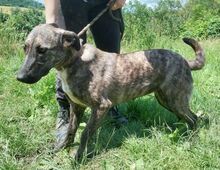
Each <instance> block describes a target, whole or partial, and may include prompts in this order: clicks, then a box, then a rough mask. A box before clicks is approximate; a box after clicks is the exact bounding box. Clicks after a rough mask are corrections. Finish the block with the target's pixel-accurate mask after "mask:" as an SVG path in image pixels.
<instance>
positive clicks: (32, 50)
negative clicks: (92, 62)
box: [17, 24, 81, 84]
mask: <svg viewBox="0 0 220 170" xmlns="http://www.w3.org/2000/svg"><path fill="white" fill-rule="evenodd" d="M80 48H81V45H80V41H79V37H78V36H77V35H76V34H75V33H74V32H70V31H66V30H63V29H60V28H58V27H57V26H56V25H55V24H43V25H38V26H36V27H35V28H34V29H33V30H32V31H31V32H30V34H29V35H28V37H27V39H26V41H25V46H24V51H25V54H26V59H25V61H24V64H23V66H22V67H21V69H20V70H19V72H18V74H17V80H19V81H21V82H24V83H28V84H32V83H35V82H37V81H39V80H40V79H41V77H43V76H45V75H47V74H48V73H49V71H50V69H51V68H53V67H60V66H62V64H63V63H65V62H66V60H68V59H69V57H72V54H73V53H74V52H77V51H79V50H80Z"/></svg>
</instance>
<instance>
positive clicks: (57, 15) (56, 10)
mask: <svg viewBox="0 0 220 170" xmlns="http://www.w3.org/2000/svg"><path fill="white" fill-rule="evenodd" d="M44 4H45V17H46V23H56V24H58V26H59V27H61V28H64V27H65V24H64V18H63V15H62V12H61V6H60V0H44Z"/></svg>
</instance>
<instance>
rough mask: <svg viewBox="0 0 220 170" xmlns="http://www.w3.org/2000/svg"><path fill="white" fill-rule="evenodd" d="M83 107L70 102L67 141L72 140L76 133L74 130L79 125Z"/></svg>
mask: <svg viewBox="0 0 220 170" xmlns="http://www.w3.org/2000/svg"><path fill="white" fill-rule="evenodd" d="M85 109H86V108H85V107H81V106H80V105H77V104H74V103H71V104H70V121H71V129H70V134H69V137H70V139H69V143H70V142H74V138H75V135H76V131H77V129H78V127H79V124H80V122H81V119H82V117H83V114H84V111H85Z"/></svg>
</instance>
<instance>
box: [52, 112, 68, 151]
mask: <svg viewBox="0 0 220 170" xmlns="http://www.w3.org/2000/svg"><path fill="white" fill-rule="evenodd" d="M69 119H70V112H69V109H64V108H61V110H60V111H59V112H58V116H57V122H56V143H55V146H54V152H57V151H59V150H60V149H62V148H64V147H65V146H66V145H67V143H68V136H69V131H70V122H69Z"/></svg>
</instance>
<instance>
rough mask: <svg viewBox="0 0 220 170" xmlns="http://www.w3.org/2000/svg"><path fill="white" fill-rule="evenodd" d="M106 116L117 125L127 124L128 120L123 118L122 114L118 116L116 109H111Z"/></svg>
mask: <svg viewBox="0 0 220 170" xmlns="http://www.w3.org/2000/svg"><path fill="white" fill-rule="evenodd" d="M108 115H109V116H110V117H111V118H113V119H114V120H115V121H116V123H117V124H119V125H126V124H127V123H128V120H127V118H126V117H124V116H123V115H122V114H120V112H119V111H118V108H117V107H116V106H115V107H112V108H111V109H110V110H109V112H108Z"/></svg>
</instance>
